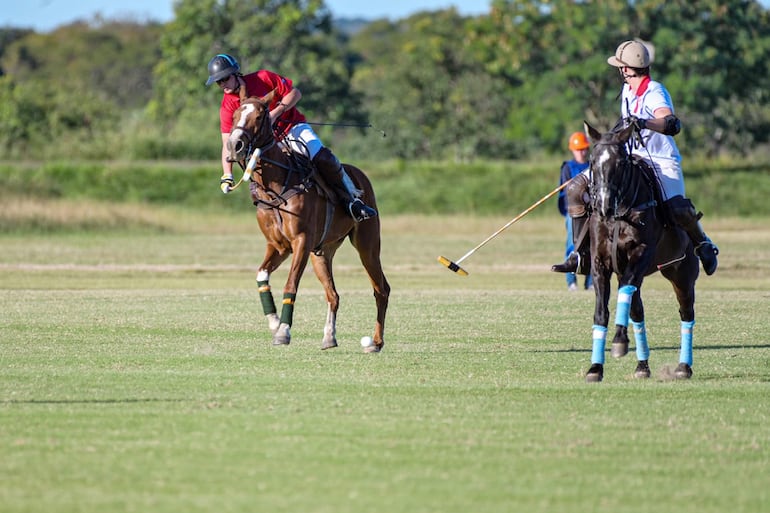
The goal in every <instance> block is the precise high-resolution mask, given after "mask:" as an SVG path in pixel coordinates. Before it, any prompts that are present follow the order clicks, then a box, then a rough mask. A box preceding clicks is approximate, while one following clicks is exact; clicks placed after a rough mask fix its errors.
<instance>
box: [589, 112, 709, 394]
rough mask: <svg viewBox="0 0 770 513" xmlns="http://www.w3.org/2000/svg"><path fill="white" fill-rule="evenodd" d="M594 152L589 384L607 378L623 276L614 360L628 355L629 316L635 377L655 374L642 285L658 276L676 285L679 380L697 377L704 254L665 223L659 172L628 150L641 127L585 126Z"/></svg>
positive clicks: (613, 352)
mask: <svg viewBox="0 0 770 513" xmlns="http://www.w3.org/2000/svg"><path fill="white" fill-rule="evenodd" d="M585 128H586V132H587V133H588V134H589V137H590V140H591V142H592V143H593V145H594V146H593V151H592V155H591V167H590V173H591V218H590V220H589V230H590V237H591V275H592V277H593V281H594V289H595V291H596V306H595V309H594V326H593V353H592V357H591V367H590V369H589V370H588V373H587V374H586V381H589V382H595V381H601V380H602V378H603V375H604V347H605V340H606V335H607V325H608V322H609V310H608V303H609V298H610V279H611V277H612V275H613V274H614V275H616V276H617V279H618V305H617V310H616V316H615V336H614V338H613V340H612V351H611V354H612V356H614V357H616V358H619V357H622V356H625V355H626V354H627V353H628V320H629V316H630V318H631V321H632V324H633V329H634V336H635V339H636V352H637V360H638V364H637V367H636V371H635V374H634V375H635V376H636V377H638V378H648V377H650V368H649V364H648V358H649V347H648V345H647V334H646V330H645V325H644V306H643V304H642V296H641V288H642V281H643V280H644V277H645V276H647V275H649V274H652V273H654V272H655V271H658V270H659V271H660V273H661V274H662V275H663V276H664V277H665V278H666V279H667V280H668V281H670V282H671V284H672V285H673V287H674V292H675V294H676V299H677V301H678V302H679V316H680V319H681V349H680V363H679V366H678V367H677V368H676V370H675V372H674V375H675V377H676V378H689V377H691V376H692V367H691V365H692V329H693V325H694V324H695V309H694V306H695V280H697V278H698V257H697V256H696V255H695V253H694V251H693V246H692V243H691V242H690V239H689V237H688V236H687V234H686V233H685V232H684V231H683V230H681V229H679V228H677V227H675V226H674V225H673V223H668V222H666V216H665V212H662V210H661V201H660V198H659V194H658V193H657V192H656V191H657V190H656V179H655V175H654V171H653V170H652V169H650V168H649V166H646V165H642V164H641V163H640V162H638V161H637V160H635V159H634V158H632V157H631V155H630V154H629V152H628V151H627V149H626V145H627V144H628V141H629V138H631V136H632V135H633V134H634V130H635V126H634V125H629V126H628V127H626V128H625V129H619V130H617V131H612V132H609V133H605V134H601V133H599V132H598V131H596V130H595V129H594V128H593V127H591V126H590V125H588V124H587V123H586V126H585Z"/></svg>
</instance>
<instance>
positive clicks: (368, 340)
mask: <svg viewBox="0 0 770 513" xmlns="http://www.w3.org/2000/svg"><path fill="white" fill-rule="evenodd" d="M373 345H374V340H372V337H361V347H370V346H373Z"/></svg>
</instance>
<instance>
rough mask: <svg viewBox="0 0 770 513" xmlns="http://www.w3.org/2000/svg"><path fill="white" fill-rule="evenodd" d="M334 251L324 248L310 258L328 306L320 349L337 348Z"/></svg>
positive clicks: (336, 297) (338, 305)
mask: <svg viewBox="0 0 770 513" xmlns="http://www.w3.org/2000/svg"><path fill="white" fill-rule="evenodd" d="M336 250H337V248H325V249H324V253H323V254H322V255H315V254H313V255H312V256H311V257H310V261H311V262H312V263H313V270H314V271H315V274H316V276H317V277H318V281H320V282H321V285H323V288H324V292H325V293H326V304H327V305H328V308H327V310H326V324H324V337H323V341H322V343H321V349H331V348H332V347H337V310H339V307H340V296H339V294H338V293H337V288H336V286H335V285H334V274H333V272H332V260H333V259H334V253H335V251H336Z"/></svg>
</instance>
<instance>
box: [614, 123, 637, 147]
mask: <svg viewBox="0 0 770 513" xmlns="http://www.w3.org/2000/svg"><path fill="white" fill-rule="evenodd" d="M635 129H636V125H634V124H633V123H631V124H629V125H628V126H627V127H626V128H624V129H623V131H622V132H620V134H618V140H620V142H623V143H624V142H626V141H628V139H629V138H630V137H631V134H633V133H634V130H635Z"/></svg>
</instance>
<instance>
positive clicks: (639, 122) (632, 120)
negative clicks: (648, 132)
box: [628, 116, 647, 132]
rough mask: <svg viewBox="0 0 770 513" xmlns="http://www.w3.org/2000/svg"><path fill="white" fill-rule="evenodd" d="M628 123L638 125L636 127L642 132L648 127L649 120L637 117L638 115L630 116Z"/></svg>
mask: <svg viewBox="0 0 770 513" xmlns="http://www.w3.org/2000/svg"><path fill="white" fill-rule="evenodd" d="M628 124H629V125H634V126H635V127H636V129H637V130H639V131H640V132H641V131H642V130H644V129H645V128H647V120H646V119H641V118H637V117H636V116H631V117H629V118H628Z"/></svg>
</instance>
